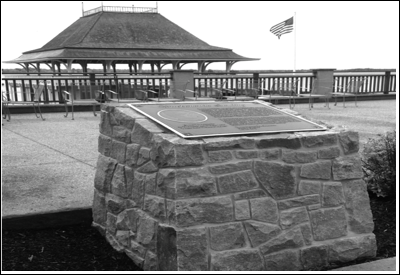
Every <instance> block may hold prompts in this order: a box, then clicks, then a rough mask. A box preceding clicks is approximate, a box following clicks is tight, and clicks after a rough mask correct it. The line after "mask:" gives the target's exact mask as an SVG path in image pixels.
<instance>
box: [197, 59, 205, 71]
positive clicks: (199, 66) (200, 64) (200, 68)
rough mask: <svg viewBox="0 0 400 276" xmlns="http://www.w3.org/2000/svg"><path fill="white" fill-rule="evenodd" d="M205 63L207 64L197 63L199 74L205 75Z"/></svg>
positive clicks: (203, 62)
mask: <svg viewBox="0 0 400 276" xmlns="http://www.w3.org/2000/svg"><path fill="white" fill-rule="evenodd" d="M205 63H206V62H205V61H199V62H197V71H199V73H203V72H204V64H205Z"/></svg>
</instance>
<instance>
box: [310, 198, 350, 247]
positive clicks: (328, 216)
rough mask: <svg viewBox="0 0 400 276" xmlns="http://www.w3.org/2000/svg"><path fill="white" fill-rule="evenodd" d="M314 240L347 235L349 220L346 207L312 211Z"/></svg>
mask: <svg viewBox="0 0 400 276" xmlns="http://www.w3.org/2000/svg"><path fill="white" fill-rule="evenodd" d="M310 219H311V226H312V228H313V233H314V240H316V241H324V240H328V239H335V238H340V237H343V236H346V235H347V220H346V213H345V210H344V207H343V206H342V207H340V208H332V209H319V210H315V211H310Z"/></svg>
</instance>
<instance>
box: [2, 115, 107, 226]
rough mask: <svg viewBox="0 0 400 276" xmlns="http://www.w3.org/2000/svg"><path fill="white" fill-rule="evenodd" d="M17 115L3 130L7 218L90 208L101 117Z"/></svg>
mask: <svg viewBox="0 0 400 276" xmlns="http://www.w3.org/2000/svg"><path fill="white" fill-rule="evenodd" d="M63 114H64V113H45V114H43V116H44V117H45V118H46V120H45V121H42V120H41V119H37V118H36V117H35V115H34V114H15V115H12V117H11V121H10V122H7V121H3V123H4V125H3V126H2V135H1V136H2V207H3V208H2V216H3V218H7V217H16V216H26V215H33V214H42V213H48V212H59V211H66V210H73V209H81V208H90V206H91V204H92V197H93V177H94V173H95V169H96V162H97V156H98V152H97V139H98V132H99V131H98V129H99V120H100V116H97V117H94V116H93V113H90V112H78V113H75V120H74V121H72V120H71V119H70V118H64V117H63Z"/></svg>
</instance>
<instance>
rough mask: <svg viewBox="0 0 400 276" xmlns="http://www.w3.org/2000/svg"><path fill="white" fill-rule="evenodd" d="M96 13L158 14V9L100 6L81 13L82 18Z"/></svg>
mask: <svg viewBox="0 0 400 276" xmlns="http://www.w3.org/2000/svg"><path fill="white" fill-rule="evenodd" d="M98 12H123V13H158V8H157V7H156V8H148V7H133V6H132V7H116V6H100V7H98V8H94V9H91V10H88V11H84V12H83V14H82V15H83V16H87V15H91V14H95V13H98Z"/></svg>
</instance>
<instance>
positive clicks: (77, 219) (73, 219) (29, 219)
mask: <svg viewBox="0 0 400 276" xmlns="http://www.w3.org/2000/svg"><path fill="white" fill-rule="evenodd" d="M92 221H93V218H92V208H83V209H75V210H68V211H56V212H53V213H40V214H32V215H26V216H25V215H22V216H12V217H2V227H3V229H4V230H21V229H24V230H26V229H44V228H54V227H60V226H69V225H79V224H89V225H90V224H91V223H92Z"/></svg>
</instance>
